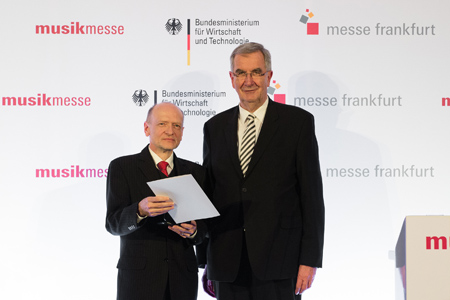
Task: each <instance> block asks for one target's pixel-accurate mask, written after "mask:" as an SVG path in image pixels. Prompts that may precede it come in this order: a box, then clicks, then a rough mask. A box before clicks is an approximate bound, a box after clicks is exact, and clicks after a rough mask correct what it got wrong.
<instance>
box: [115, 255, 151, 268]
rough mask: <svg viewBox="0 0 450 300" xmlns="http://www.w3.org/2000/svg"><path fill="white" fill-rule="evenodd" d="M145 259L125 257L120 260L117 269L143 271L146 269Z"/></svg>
mask: <svg viewBox="0 0 450 300" xmlns="http://www.w3.org/2000/svg"><path fill="white" fill-rule="evenodd" d="M145 265H146V259H145V257H131V256H124V257H121V258H119V262H118V263H117V268H118V269H122V270H143V269H145Z"/></svg>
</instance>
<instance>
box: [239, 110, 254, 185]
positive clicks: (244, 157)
mask: <svg viewBox="0 0 450 300" xmlns="http://www.w3.org/2000/svg"><path fill="white" fill-rule="evenodd" d="M245 124H246V125H247V128H246V129H245V131H244V136H243V137H242V142H241V149H240V150H239V159H240V161H241V169H242V174H244V177H245V173H247V169H248V165H249V164H250V159H251V158H252V154H253V149H254V147H255V143H256V126H255V116H254V115H248V116H247V119H245Z"/></svg>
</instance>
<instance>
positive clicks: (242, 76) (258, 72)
mask: <svg viewBox="0 0 450 300" xmlns="http://www.w3.org/2000/svg"><path fill="white" fill-rule="evenodd" d="M231 74H233V76H234V77H236V78H238V79H245V78H247V75H250V77H251V78H259V77H263V76H264V75H266V74H267V71H266V72H264V73H262V72H261V70H254V71H251V72H250V73H247V72H244V71H238V72H237V73H233V72H231Z"/></svg>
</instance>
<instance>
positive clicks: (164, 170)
mask: <svg viewBox="0 0 450 300" xmlns="http://www.w3.org/2000/svg"><path fill="white" fill-rule="evenodd" d="M168 165H169V163H168V162H167V161H163V160H162V161H160V162H159V163H158V168H159V170H160V171H161V172H162V173H163V174H164V175H166V176H167V177H169V174H168V173H167V166H168Z"/></svg>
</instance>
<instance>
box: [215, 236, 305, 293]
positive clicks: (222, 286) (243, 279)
mask: <svg viewBox="0 0 450 300" xmlns="http://www.w3.org/2000/svg"><path fill="white" fill-rule="evenodd" d="M242 245H243V246H242V255H241V264H240V267H239V273H238V275H237V278H236V280H235V281H234V282H219V281H216V282H214V290H215V293H216V297H217V300H301V295H295V285H296V283H297V278H289V279H283V280H259V279H258V278H257V277H256V276H255V274H254V273H253V271H252V268H251V266H250V261H249V259H248V252H247V245H246V242H245V236H244V240H243V243H242Z"/></svg>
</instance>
